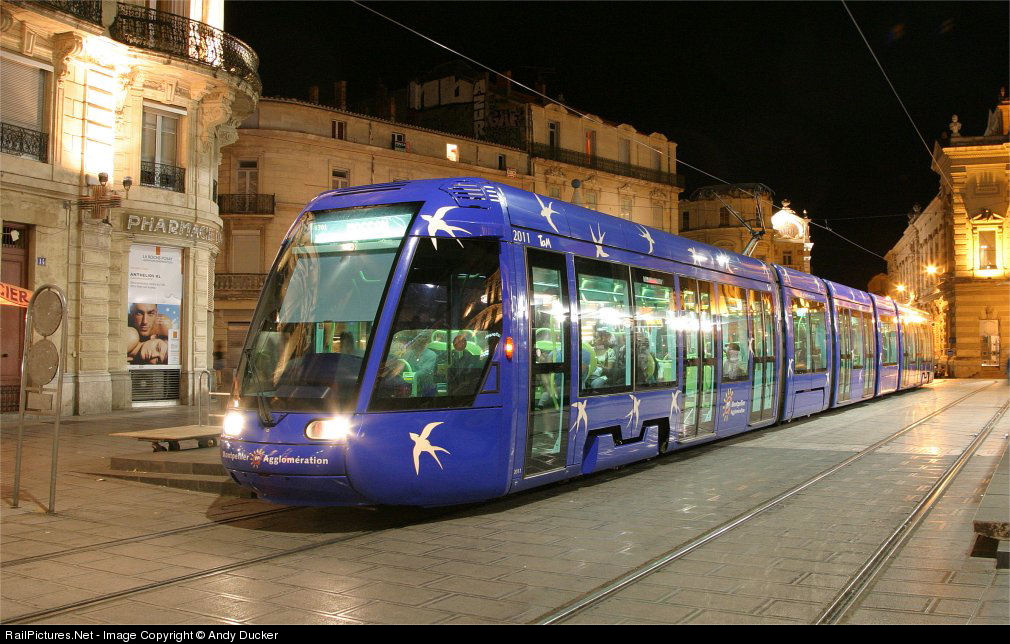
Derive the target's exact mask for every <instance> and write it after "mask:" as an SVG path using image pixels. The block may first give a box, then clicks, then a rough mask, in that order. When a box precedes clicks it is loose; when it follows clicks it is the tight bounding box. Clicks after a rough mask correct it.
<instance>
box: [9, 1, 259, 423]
mask: <svg viewBox="0 0 1010 644" xmlns="http://www.w3.org/2000/svg"><path fill="white" fill-rule="evenodd" d="M155 7H157V8H155ZM163 9H167V10H163ZM223 22H224V1H223V0H203V1H202V2H188V1H185V2H183V1H176V2H157V3H155V2H143V1H133V2H118V3H117V2H109V1H98V0H78V1H74V2H65V1H40V2H27V1H22V2H5V3H4V5H3V9H2V24H0V45H2V63H3V70H2V74H0V94H2V100H3V110H2V118H3V149H2V153H3V155H2V164H3V165H2V174H0V207H2V217H3V251H2V255H0V258H2V259H3V278H2V281H3V282H4V283H6V284H11V285H13V286H18V287H21V288H25V289H28V290H33V289H34V288H36V287H37V286H39V285H42V284H47V283H48V284H55V285H57V286H59V287H60V288H62V289H63V290H64V291H65V292H66V295H67V299H68V309H69V325H68V329H67V330H68V333H69V336H68V356H67V368H66V372H67V373H66V376H65V380H64V383H63V387H64V395H63V401H64V410H63V411H64V413H76V414H94V413H102V412H107V411H109V410H112V409H122V408H128V407H131V406H135V405H138V404H145V403H146V404H178V403H179V402H182V403H186V402H188V401H189V400H190V399H191V396H192V391H193V388H194V386H195V382H196V381H197V379H198V375H199V374H200V373H201V372H202V371H203V370H205V369H207V368H208V367H210V366H211V364H210V357H211V333H212V315H213V306H214V296H213V275H214V263H215V260H216V258H217V255H218V253H219V248H220V242H221V239H222V234H221V228H222V225H221V219H220V218H219V216H218V207H217V203H216V196H217V195H216V191H217V169H218V165H219V161H220V148H221V146H222V145H226V144H228V143H231V142H233V141H234V140H235V137H236V127H237V126H238V124H239V123H240V122H241V121H242V120H243V119H244V118H245V117H246V116H247V115H248V114H249V113H251V112H252V110H253V108H254V106H255V103H256V101H257V99H258V97H259V93H260V81H259V77H258V76H257V71H256V69H257V65H258V59H257V58H256V54H255V53H254V52H253V51H252V50H251V49H250V48H249V47H248V46H247V45H245V44H244V43H242V42H241V41H239V40H238V39H236V38H234V37H232V36H230V35H228V34H226V33H224V32H222V31H221V27H222V26H223ZM150 267H155V269H156V270H154V271H153V272H148V271H147V269H148V268H150ZM158 280H163V283H158ZM159 307H160V309H159ZM0 309H2V311H3V316H4V317H3V320H2V322H3V326H4V331H3V334H2V339H3V383H2V384H3V392H4V411H10V410H11V408H12V406H13V409H14V410H16V409H17V395H16V394H17V385H18V380H19V376H18V373H19V370H20V360H21V353H22V342H23V340H22V338H23V333H24V325H23V315H24V309H23V308H17V307H11V306H3V307H0ZM144 316H148V317H150V320H145V321H138V320H139V319H140V318H142V317H144ZM134 318H136V319H134ZM14 329H16V330H17V331H18V333H11V332H8V331H9V330H14Z"/></svg>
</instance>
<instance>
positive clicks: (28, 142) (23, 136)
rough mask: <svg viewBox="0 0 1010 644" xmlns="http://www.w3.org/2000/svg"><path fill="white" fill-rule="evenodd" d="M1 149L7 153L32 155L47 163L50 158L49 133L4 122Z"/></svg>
mask: <svg viewBox="0 0 1010 644" xmlns="http://www.w3.org/2000/svg"><path fill="white" fill-rule="evenodd" d="M0 140H2V143H0V149H2V150H3V152H4V153H5V154H14V155H17V156H22V157H31V158H33V159H38V160H39V161H41V162H43V163H45V162H46V161H47V160H48V158H49V135H48V134H46V133H45V132H39V131H37V130H30V129H28V128H26V127H21V126H20V125H13V124H11V123H4V124H3V126H2V131H0Z"/></svg>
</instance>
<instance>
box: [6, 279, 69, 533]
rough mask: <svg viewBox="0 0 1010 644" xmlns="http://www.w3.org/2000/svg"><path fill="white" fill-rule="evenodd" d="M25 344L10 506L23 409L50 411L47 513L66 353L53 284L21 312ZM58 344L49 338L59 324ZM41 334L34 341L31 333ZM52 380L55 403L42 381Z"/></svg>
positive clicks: (62, 299) (61, 299) (17, 475)
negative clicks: (51, 449) (50, 430)
mask: <svg viewBox="0 0 1010 644" xmlns="http://www.w3.org/2000/svg"><path fill="white" fill-rule="evenodd" d="M25 316H26V321H25V344H24V353H23V354H22V357H21V390H20V392H19V396H18V400H19V401H20V413H19V425H18V445H17V456H16V457H15V464H14V494H13V502H12V504H11V507H14V508H16V507H18V496H19V494H18V493H19V492H20V489H21V452H22V447H23V444H24V438H25V412H26V411H30V412H32V413H35V414H40V415H51V416H53V417H54V419H55V423H54V427H53V452H52V463H51V465H50V467H51V471H50V477H49V509H48V510H46V512H47V513H48V514H53V512H55V510H56V459H57V455H58V452H59V445H60V415H61V414H62V413H63V372H64V370H65V368H66V354H67V297H66V295H64V293H63V289H61V288H60V287H59V286H55V285H53V284H44V285H42V286H40V287H38V288H37V289H35V292H34V293H33V294H32V297H31V300H30V301H29V302H28V311H27V312H26V313H25ZM61 326H62V327H63V333H62V334H61V336H62V337H61V340H60V348H59V349H58V350H57V348H56V345H55V344H53V342H52V340H51V339H50V338H51V337H52V336H53V335H55V334H56V332H57V331H58V330H59V328H60V327H61ZM36 334H38V335H40V336H42V337H41V338H40V339H39V340H38V341H35V335H36ZM54 379H55V380H56V394H55V399H56V404H55V405H54V404H53V398H54V395H53V394H52V393H50V392H47V391H46V390H45V387H46V385H48V384H49V383H51V382H52V381H53V380H54Z"/></svg>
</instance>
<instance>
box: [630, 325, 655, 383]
mask: <svg viewBox="0 0 1010 644" xmlns="http://www.w3.org/2000/svg"><path fill="white" fill-rule="evenodd" d="M658 366H659V363H658V362H657V361H656V356H655V355H653V353H652V349H651V348H650V347H649V338H647V337H645V336H642V335H640V336H638V341H637V345H636V346H635V380H636V382H639V383H643V384H652V383H654V382H656V371H657V370H658Z"/></svg>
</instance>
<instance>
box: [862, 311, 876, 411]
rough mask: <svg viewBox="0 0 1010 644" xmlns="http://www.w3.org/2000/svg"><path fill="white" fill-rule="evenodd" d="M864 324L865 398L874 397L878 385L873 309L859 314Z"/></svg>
mask: <svg viewBox="0 0 1010 644" xmlns="http://www.w3.org/2000/svg"><path fill="white" fill-rule="evenodd" d="M859 315H860V317H861V318H862V324H863V338H864V339H865V342H864V343H863V361H864V364H865V365H866V371H865V372H864V373H863V398H872V397H873V394H874V393H875V392H876V386H877V334H876V330H875V329H874V325H873V311H863V312H862V313H860V314H859Z"/></svg>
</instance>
